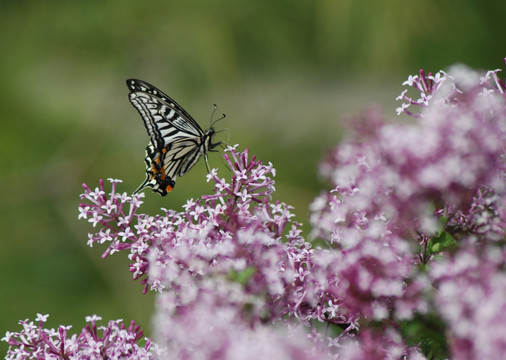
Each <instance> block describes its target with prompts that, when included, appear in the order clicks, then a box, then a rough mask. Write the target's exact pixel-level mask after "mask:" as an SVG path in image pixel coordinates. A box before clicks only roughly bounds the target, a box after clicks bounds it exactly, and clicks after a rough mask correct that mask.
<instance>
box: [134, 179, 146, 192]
mask: <svg viewBox="0 0 506 360" xmlns="http://www.w3.org/2000/svg"><path fill="white" fill-rule="evenodd" d="M148 186H149V175H148V176H146V180H144V182H143V183H142V184H140V185H139V187H138V188H137V190H135V191H134V194H138V193H139V192H141V191H142V190H143V189H144V188H147V187H148Z"/></svg>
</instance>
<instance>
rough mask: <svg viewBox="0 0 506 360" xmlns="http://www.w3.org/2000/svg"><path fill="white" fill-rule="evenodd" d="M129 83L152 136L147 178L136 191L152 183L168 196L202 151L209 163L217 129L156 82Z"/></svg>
mask: <svg viewBox="0 0 506 360" xmlns="http://www.w3.org/2000/svg"><path fill="white" fill-rule="evenodd" d="M127 86H128V88H129V89H130V94H129V98H130V102H131V103H132V105H133V106H134V107H135V108H136V109H137V111H138V112H139V114H140V115H141V117H142V119H143V121H144V125H145V126H146V129H147V131H148V134H149V136H150V138H151V141H150V144H149V145H148V146H147V147H146V157H145V162H146V180H145V181H144V182H143V183H142V184H141V186H140V187H139V188H138V189H137V190H136V191H135V192H138V191H140V190H142V189H143V188H145V187H147V186H149V187H152V188H153V191H155V192H157V193H159V194H161V195H162V196H164V195H166V194H167V192H168V191H171V190H172V188H173V187H174V185H175V181H176V178H177V176H183V175H184V174H186V173H187V172H188V171H189V170H190V169H191V168H192V167H193V165H195V163H196V162H197V161H198V159H199V158H200V156H201V155H204V158H205V160H206V166H207V152H208V151H210V150H212V149H213V148H214V147H216V146H217V145H218V144H213V143H212V136H213V135H214V133H215V131H214V129H213V128H212V127H211V128H210V129H209V130H208V131H207V132H204V131H203V130H202V129H201V127H200V126H199V125H198V123H197V122H196V121H195V120H194V119H193V118H192V117H191V115H190V114H188V113H187V112H186V110H184V109H183V108H182V107H181V106H180V105H179V104H178V103H176V102H175V101H174V100H173V99H171V98H170V97H169V96H167V95H166V94H164V93H163V92H162V91H160V90H158V89H157V88H156V87H154V86H153V85H151V84H148V83H147V82H145V81H142V80H135V79H130V80H127ZM208 168H209V167H208Z"/></svg>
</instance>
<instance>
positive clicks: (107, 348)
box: [2, 314, 163, 360]
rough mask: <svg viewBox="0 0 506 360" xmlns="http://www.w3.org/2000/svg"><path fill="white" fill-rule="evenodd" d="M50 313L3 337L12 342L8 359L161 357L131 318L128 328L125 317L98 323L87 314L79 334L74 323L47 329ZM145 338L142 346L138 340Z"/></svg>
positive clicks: (159, 351)
mask: <svg viewBox="0 0 506 360" xmlns="http://www.w3.org/2000/svg"><path fill="white" fill-rule="evenodd" d="M47 318H48V315H41V314H37V318H36V319H35V321H36V322H38V325H36V324H34V322H33V321H29V320H24V321H20V322H19V323H20V324H21V325H22V326H23V330H21V331H20V332H13V333H11V332H7V334H6V335H5V337H4V338H3V339H2V340H3V341H6V342H7V343H8V344H9V351H8V352H7V355H6V357H5V359H7V360H14V359H76V360H80V359H82V360H85V359H111V360H113V359H132V360H133V359H139V360H140V359H160V358H161V356H162V354H163V351H161V350H160V349H159V348H158V346H157V345H156V344H154V343H152V342H151V340H149V339H143V337H142V334H143V331H142V330H141V329H140V327H139V326H138V325H135V324H134V322H133V321H132V322H131V323H130V325H129V326H128V328H127V327H126V326H125V324H124V323H123V321H122V320H116V321H109V323H108V324H107V326H97V321H100V320H102V319H101V318H100V317H99V316H96V315H93V316H88V317H86V322H87V323H88V324H87V325H86V327H84V328H83V329H82V331H81V333H80V334H74V335H71V336H69V330H70V328H71V326H63V325H60V326H59V327H58V329H57V330H55V329H47V328H44V324H45V322H46V321H47ZM141 340H143V342H144V343H145V344H144V345H143V346H141V345H140V344H139V342H140V341H141Z"/></svg>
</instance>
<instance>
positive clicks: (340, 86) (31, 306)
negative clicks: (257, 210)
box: [0, 0, 506, 354]
mask: <svg viewBox="0 0 506 360" xmlns="http://www.w3.org/2000/svg"><path fill="white" fill-rule="evenodd" d="M0 7H1V9H0V10H1V11H0V33H1V34H2V35H1V40H2V41H1V55H0V80H1V83H0V105H1V106H0V112H1V129H0V147H1V154H2V156H1V158H0V191H1V198H0V234H1V237H2V238H1V244H2V247H1V252H0V279H1V289H2V290H1V297H0V312H1V316H0V333H1V334H2V335H1V336H3V334H4V333H5V331H7V330H18V329H19V326H18V325H17V322H18V320H20V319H25V318H28V317H29V318H31V319H33V318H34V317H35V315H36V313H37V312H40V313H43V314H45V313H49V314H50V318H49V326H58V325H59V324H73V325H74V328H75V330H76V331H77V329H80V328H81V327H82V325H83V324H84V317H85V316H86V315H89V314H95V313H96V314H99V315H102V316H103V318H104V319H105V320H109V319H117V318H123V319H125V320H126V321H129V320H131V319H135V320H136V321H138V322H140V323H141V325H142V326H143V327H144V328H145V329H146V331H147V333H148V334H149V333H150V316H151V314H152V310H153V299H154V298H153V296H152V295H151V294H148V295H142V294H141V289H142V287H141V285H140V283H139V282H133V281H132V280H131V276H130V273H129V272H128V271H127V269H128V261H127V259H126V258H125V255H126V254H120V255H116V256H113V257H110V258H107V259H105V260H102V259H101V258H100V255H101V253H102V252H103V251H104V250H105V249H104V248H100V247H94V248H88V247H87V246H86V241H87V232H88V231H91V229H92V228H91V224H88V223H86V222H82V221H81V222H78V220H77V215H78V211H77V207H78V203H79V194H80V192H81V184H82V183H83V182H86V183H87V184H89V185H90V186H91V187H95V186H96V185H97V184H98V179H99V178H104V179H106V178H108V177H113V178H120V179H123V180H124V182H123V184H121V185H120V187H119V189H120V191H128V192H131V191H133V190H134V189H135V188H136V187H137V186H138V185H139V184H140V182H141V181H142V180H143V179H144V162H143V157H144V148H145V146H146V144H147V142H148V136H147V134H146V131H145V129H144V126H143V124H142V121H141V119H140V117H139V115H138V114H137V112H136V111H135V110H134V108H133V107H132V106H131V105H130V103H129V101H128V98H127V93H128V90H127V88H126V86H125V80H126V79H127V78H131V77H133V78H140V79H143V80H146V81H148V82H151V83H153V84H154V85H155V86H157V87H159V88H160V89H161V90H163V91H165V92H166V93H167V94H169V95H170V96H172V97H173V98H175V99H176V100H177V101H178V102H179V103H180V104H182V105H183V106H184V107H185V108H186V109H187V110H188V111H189V112H190V113H191V114H192V115H193V116H194V117H195V118H196V119H197V120H198V121H199V122H200V124H201V125H202V126H203V127H204V128H207V126H208V124H209V119H210V116H211V113H212V110H213V104H214V103H216V104H218V106H219V108H218V113H226V115H227V117H226V119H225V120H223V121H221V122H219V123H218V124H217V130H220V129H224V128H226V129H228V130H229V133H230V138H228V133H227V132H224V133H221V134H220V135H219V140H224V141H228V142H229V143H230V144H235V143H239V144H240V146H241V148H244V147H249V148H250V150H251V152H252V153H253V154H256V155H257V156H258V157H259V158H260V159H262V160H264V161H265V162H268V161H271V162H272V163H273V164H274V166H275V167H276V168H277V171H278V175H277V177H276V181H277V183H276V187H277V190H278V191H277V193H276V195H275V197H276V198H277V199H280V200H283V201H285V202H287V203H289V204H292V205H294V206H295V212H296V214H297V216H298V220H299V221H302V222H305V220H306V216H307V212H308V209H307V208H308V204H309V203H310V201H311V199H312V198H313V197H314V196H315V195H316V194H318V192H319V191H320V190H321V189H322V188H324V186H325V184H323V183H321V182H320V181H319V179H318V175H317V171H316V170H317V165H318V162H319V160H320V159H321V158H322V156H323V155H324V154H325V151H326V149H328V148H329V147H331V146H333V145H335V144H336V143H337V142H338V141H339V140H340V139H341V126H340V121H341V119H342V117H343V115H345V114H356V113H357V112H358V111H359V110H360V109H363V108H365V107H367V106H369V105H370V104H371V103H376V104H380V105H382V107H383V109H384V113H385V116H387V117H391V118H393V117H394V116H395V115H394V114H395V106H396V104H395V101H394V98H395V97H396V96H397V95H398V94H399V93H400V92H401V90H402V87H401V83H402V81H403V80H404V79H406V78H407V76H408V75H409V74H414V73H417V71H418V70H419V69H420V68H421V67H423V68H424V69H426V70H427V71H437V70H439V69H444V68H446V67H447V66H448V65H450V64H453V63H456V62H462V63H465V64H468V65H470V66H472V67H475V68H481V69H494V68H498V67H499V68H503V67H504V62H503V60H502V59H503V57H504V55H505V50H506V46H505V45H506V37H505V36H504V18H505V16H506V3H505V2H503V1H495V0H487V1H480V2H467V1H462V0H451V1H450V0H449V1H441V0H438V1H436V0H432V1H427V0H425V1H421V0H420V1H386V0H384V1H377V0H362V1H353V0H348V1H338V0H315V1H294V0H290V1H288V0H280V1H272V0H270V1H266V0H257V1H245V0H236V1H223V0H216V1H208V0H207V1H204V0H200V1H188V0H186V1H183V0H178V1H165V2H161V1H125V0H122V1H118V0H116V1H18V2H16V1H4V2H2V4H1V5H0ZM210 165H211V166H212V167H219V168H220V169H221V171H222V172H223V173H225V172H226V171H227V170H226V169H225V167H224V166H223V164H222V160H221V155H218V154H211V157H210ZM205 174H206V171H205V166H204V164H203V162H200V163H199V164H198V165H197V166H196V167H195V168H194V169H193V170H192V171H191V172H190V173H189V174H187V175H186V176H185V177H184V178H182V179H179V181H178V183H177V186H176V188H175V190H174V192H172V193H171V194H169V195H168V196H166V197H164V198H161V197H159V196H158V195H156V194H154V193H152V192H151V191H147V192H146V198H145V204H144V207H143V210H144V211H145V212H148V213H150V214H155V213H156V212H157V211H159V209H160V207H165V208H173V209H180V207H181V205H182V204H183V203H184V202H185V201H186V200H187V199H189V198H197V197H199V196H200V195H202V194H204V193H209V191H210V190H211V186H210V184H208V183H206V182H205ZM6 348H7V346H6V345H5V343H2V344H1V345H0V351H1V354H5V351H6Z"/></svg>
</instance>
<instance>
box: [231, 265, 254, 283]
mask: <svg viewBox="0 0 506 360" xmlns="http://www.w3.org/2000/svg"><path fill="white" fill-rule="evenodd" d="M255 272H256V268H255V267H253V266H250V267H247V268H246V269H244V270H242V271H235V270H230V272H229V273H228V278H229V279H230V280H232V281H234V282H237V283H239V284H241V285H246V284H247V283H248V281H249V279H251V277H252V276H253V274H254V273H255Z"/></svg>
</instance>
